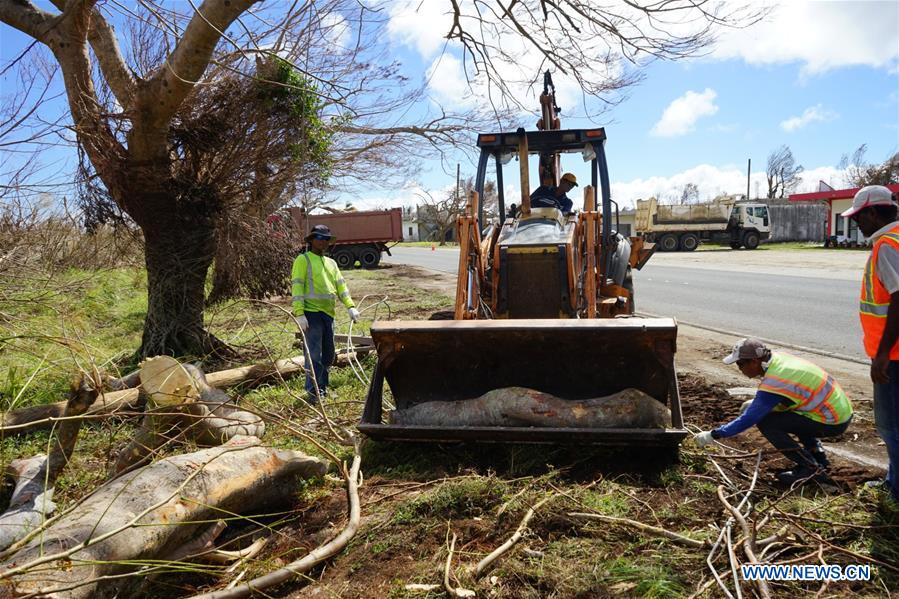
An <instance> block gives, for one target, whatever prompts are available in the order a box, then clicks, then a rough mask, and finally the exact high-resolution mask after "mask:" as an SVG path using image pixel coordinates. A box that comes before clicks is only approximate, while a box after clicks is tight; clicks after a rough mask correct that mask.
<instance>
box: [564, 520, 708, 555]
mask: <svg viewBox="0 0 899 599" xmlns="http://www.w3.org/2000/svg"><path fill="white" fill-rule="evenodd" d="M568 515H569V516H570V517H572V518H585V519H588V520H600V521H602V522H613V523H616V524H626V525H627V526H630V527H632V528H636V529H638V530H642V531H643V532H648V533H650V534H653V535H656V536H661V537H666V538H668V539H671V540H672V541H674V542H676V543H680V544H681V545H686V546H687V547H693V548H694V549H702V548H705V547H709V542H708V541H699V540H697V539H691V538H690V537H686V536H684V535H682V534H679V533H676V532H674V531H671V530H666V529H664V528H659V527H658V526H652V525H650V524H644V523H643V522H637V521H636V520H631V519H630V518H618V517H616V516H606V515H604V514H587V513H583V512H570V513H569V514H568Z"/></svg>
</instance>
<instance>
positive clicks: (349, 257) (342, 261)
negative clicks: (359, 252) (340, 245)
mask: <svg viewBox="0 0 899 599" xmlns="http://www.w3.org/2000/svg"><path fill="white" fill-rule="evenodd" d="M332 258H334V262H336V263H337V267H338V268H340V269H341V270H348V269H350V268H353V265H354V264H356V255H355V254H354V253H353V252H352V251H351V250H347V249H343V250H337V251H336V252H334V255H333V256H332Z"/></svg>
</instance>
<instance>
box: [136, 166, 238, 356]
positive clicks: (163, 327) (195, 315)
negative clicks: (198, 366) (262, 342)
mask: <svg viewBox="0 0 899 599" xmlns="http://www.w3.org/2000/svg"><path fill="white" fill-rule="evenodd" d="M171 187H172V189H171V190H170V191H169V194H168V197H162V198H160V197H158V196H156V197H145V198H141V199H140V200H138V202H139V204H140V206H141V208H140V210H139V211H138V214H137V215H135V220H136V221H137V223H138V224H139V225H140V227H141V229H142V230H143V232H144V246H145V259H146V267H147V317H146V319H145V321H144V332H143V337H142V339H141V347H140V350H139V354H140V356H141V357H150V356H158V355H174V356H195V357H198V358H205V357H208V356H215V357H218V358H222V357H229V356H232V355H233V352H232V351H231V350H229V349H228V348H227V346H225V344H224V343H222V342H221V341H219V340H218V339H216V338H215V337H213V336H212V335H210V334H209V332H207V331H206V328H205V326H204V322H203V309H204V307H205V304H206V297H205V285H206V275H207V273H208V272H209V267H210V265H211V264H212V259H213V256H215V224H216V222H215V221H216V214H215V212H216V210H217V208H218V207H217V206H216V202H215V198H202V197H199V198H197V197H191V196H189V195H187V194H185V196H186V197H184V196H182V197H178V196H179V195H181V194H178V190H177V189H175V185H174V183H173V184H172V186H171ZM188 193H193V194H197V192H196V190H190V191H188ZM154 195H155V194H154ZM197 195H199V194H197Z"/></svg>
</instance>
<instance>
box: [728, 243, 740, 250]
mask: <svg viewBox="0 0 899 599" xmlns="http://www.w3.org/2000/svg"><path fill="white" fill-rule="evenodd" d="M741 245H742V244H741V243H740V242H739V241H731V242H730V249H732V250H738V249H740V246H741Z"/></svg>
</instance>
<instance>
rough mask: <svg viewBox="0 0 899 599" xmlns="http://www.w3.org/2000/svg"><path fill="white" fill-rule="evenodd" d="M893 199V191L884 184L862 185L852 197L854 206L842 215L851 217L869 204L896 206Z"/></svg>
mask: <svg viewBox="0 0 899 599" xmlns="http://www.w3.org/2000/svg"><path fill="white" fill-rule="evenodd" d="M895 205H896V202H894V201H893V192H892V191H890V190H889V189H887V188H886V187H884V186H883V185H868V186H867V187H862V188H861V189H859V190H858V192H857V193H856V194H855V197H854V198H852V207H851V208H850V209H849V210H846V211H845V212H843V213H842V214H840V216H842V217H843V218H849V217H850V216H852V215H853V214H858V213H859V212H860V211H861V210H864V209H865V208H867V207H869V206H895Z"/></svg>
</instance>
